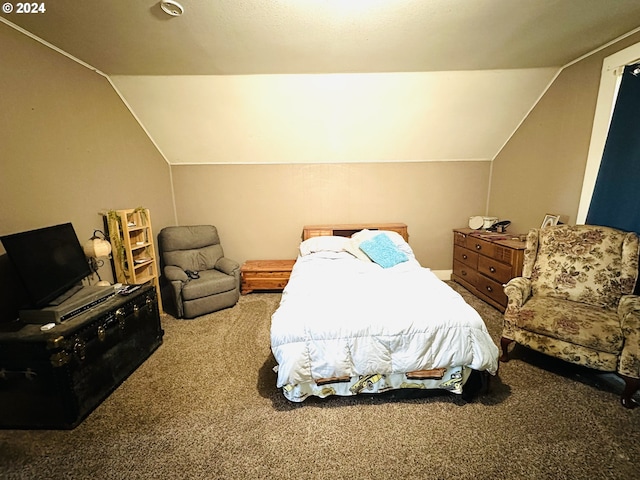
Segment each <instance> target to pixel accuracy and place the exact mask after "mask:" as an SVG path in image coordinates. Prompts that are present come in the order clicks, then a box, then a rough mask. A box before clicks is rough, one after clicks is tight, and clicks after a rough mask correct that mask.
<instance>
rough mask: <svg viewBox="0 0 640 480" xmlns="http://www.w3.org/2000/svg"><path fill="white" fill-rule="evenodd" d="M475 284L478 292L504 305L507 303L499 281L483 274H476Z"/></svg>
mask: <svg viewBox="0 0 640 480" xmlns="http://www.w3.org/2000/svg"><path fill="white" fill-rule="evenodd" d="M475 286H476V289H478V291H479V292H480V293H483V294H484V295H486V296H487V297H489V298H491V299H493V300H495V301H496V302H498V303H499V304H500V305H503V306H505V305H506V304H507V296H506V295H505V294H504V287H503V286H502V283H501V282H496V281H495V280H492V279H490V278H487V277H485V276H484V275H480V274H478V277H477V281H476V284H475Z"/></svg>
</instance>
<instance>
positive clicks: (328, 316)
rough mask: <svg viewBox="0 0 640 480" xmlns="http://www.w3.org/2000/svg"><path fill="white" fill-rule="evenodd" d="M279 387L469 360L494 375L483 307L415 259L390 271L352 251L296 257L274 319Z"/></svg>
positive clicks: (495, 353)
mask: <svg viewBox="0 0 640 480" xmlns="http://www.w3.org/2000/svg"><path fill="white" fill-rule="evenodd" d="M271 348H272V351H273V354H274V356H275V359H276V361H277V363H278V367H277V371H278V380H277V385H278V387H283V386H285V385H287V384H293V385H295V384H299V383H304V382H311V381H315V380H317V379H320V378H328V377H340V376H350V377H353V376H358V375H368V374H373V373H382V374H389V373H400V372H410V371H414V370H421V369H431V368H440V367H451V366H468V367H471V368H473V369H475V370H487V371H488V372H489V373H491V374H495V372H496V370H497V366H498V348H497V347H496V345H495V344H494V343H493V341H492V339H491V337H490V336H489V333H488V331H487V329H486V326H485V324H484V322H483V320H482V318H481V317H480V315H478V313H477V312H476V311H475V310H474V309H473V308H472V307H470V306H469V305H468V304H467V303H466V302H465V301H464V300H463V298H462V297H461V296H460V295H459V294H458V293H457V292H455V291H454V290H453V289H452V288H451V287H449V286H448V285H447V284H445V283H444V282H442V281H441V280H439V279H438V278H437V277H436V276H435V275H434V274H433V273H432V272H431V271H430V270H429V269H427V268H423V267H422V266H420V264H419V263H418V262H417V261H416V260H415V259H410V260H409V261H407V262H403V263H400V264H398V265H396V266H394V267H392V268H387V269H383V268H381V267H380V266H378V265H376V264H375V263H366V262H363V261H361V260H358V259H356V258H355V257H354V256H352V255H351V254H349V253H346V252H317V253H313V254H310V255H306V256H301V257H299V258H298V260H297V261H296V264H295V266H294V268H293V271H292V274H291V278H290V280H289V283H288V285H287V287H286V288H285V290H284V292H283V296H282V300H281V303H280V306H279V307H278V309H277V310H276V312H275V313H274V314H273V316H272V319H271Z"/></svg>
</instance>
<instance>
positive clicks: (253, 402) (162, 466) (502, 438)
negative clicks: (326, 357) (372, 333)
mask: <svg viewBox="0 0 640 480" xmlns="http://www.w3.org/2000/svg"><path fill="white" fill-rule="evenodd" d="M449 284H450V285H452V287H453V288H455V289H456V290H457V291H459V292H460V293H461V295H463V297H464V298H465V299H466V300H467V301H468V302H469V303H470V304H471V305H472V306H473V307H474V308H476V310H477V311H478V312H479V313H480V314H481V316H482V317H483V319H484V320H485V322H486V324H487V327H488V329H489V332H490V333H491V335H492V337H493V338H494V340H495V341H496V343H497V342H498V339H499V337H500V329H501V321H502V320H501V319H502V315H501V314H500V312H498V311H497V310H495V309H494V308H493V307H491V306H489V305H487V304H485V303H484V302H482V301H480V300H478V299H477V298H476V297H474V296H473V295H471V294H470V293H469V292H467V291H466V290H464V289H463V288H462V287H460V286H458V285H456V284H452V283H449ZM279 300H280V295H279V294H277V293H253V294H250V295H246V296H242V297H241V298H240V301H239V302H238V304H237V305H236V306H234V307H233V308H230V309H226V310H223V311H220V312H216V313H213V314H209V315H205V316H202V317H199V318H197V319H194V320H178V319H175V318H173V317H171V316H170V315H166V314H165V315H163V317H162V325H163V328H164V330H165V336H164V343H163V345H162V346H161V347H160V348H159V349H158V350H157V351H156V352H155V353H154V354H153V355H152V356H151V357H150V358H149V359H148V360H147V361H146V362H145V363H144V364H143V365H141V366H140V367H139V368H138V369H137V370H136V371H135V372H134V373H133V374H132V375H131V376H130V377H129V378H128V379H127V380H126V381H125V382H123V384H122V385H120V387H119V388H118V389H117V390H116V391H115V392H113V393H112V394H111V395H110V396H109V397H108V398H107V399H106V400H105V401H104V402H103V403H102V404H101V405H100V406H99V407H97V408H96V409H95V410H94V411H93V412H92V413H91V414H90V415H89V416H88V417H87V418H86V419H85V420H84V422H83V423H81V424H80V425H79V426H78V427H77V428H76V429H74V430H71V431H46V430H42V431H25V430H0V478H2V479H44V478H48V479H67V478H69V479H85V478H87V479H88V478H91V479H146V478H172V479H173V478H176V479H262V478H278V479H302V478H332V479H347V478H359V479H360V478H376V479H392V478H393V479H398V478H405V479H474V480H479V479H494V478H502V479H589V480H591V479H601V478H602V479H605V478H606V479H631V478H638V467H637V459H638V457H639V454H640V409H636V410H627V409H624V408H623V407H622V406H621V405H620V403H619V400H618V395H619V393H620V391H621V388H622V387H621V384H619V383H616V381H615V380H614V381H612V380H611V379H608V378H605V377H604V376H602V375H598V374H595V373H593V372H589V371H587V370H586V369H580V368H573V367H571V366H568V365H567V364H564V363H563V362H555V361H553V359H549V358H545V357H544V356H542V355H538V354H536V353H535V352H531V351H528V350H527V349H524V348H522V347H518V346H516V347H515V348H514V350H513V353H512V355H511V358H512V359H511V361H510V362H508V363H506V364H501V365H500V370H499V373H498V376H497V377H494V378H492V382H491V386H490V391H489V392H488V393H486V394H484V395H481V396H479V397H477V398H476V399H474V400H473V401H471V402H465V401H464V400H463V399H462V398H461V397H460V396H456V395H452V394H449V393H447V392H436V393H434V392H425V393H416V392H406V393H402V392H401V393H395V392H389V393H387V394H383V395H371V396H366V395H365V396H358V397H344V398H342V397H330V398H327V399H309V400H307V401H305V402H303V403H301V404H294V403H290V402H288V401H287V400H286V399H285V398H284V397H283V396H282V394H281V393H280V392H279V391H278V390H277V389H276V388H275V374H274V373H273V371H272V368H273V367H274V366H275V361H274V359H273V356H272V355H271V351H270V347H269V321H270V316H271V314H272V313H273V312H274V311H275V309H276V308H277V306H278V303H279Z"/></svg>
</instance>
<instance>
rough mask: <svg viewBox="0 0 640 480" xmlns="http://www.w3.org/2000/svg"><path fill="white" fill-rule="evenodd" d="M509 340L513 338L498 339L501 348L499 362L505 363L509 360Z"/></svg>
mask: <svg viewBox="0 0 640 480" xmlns="http://www.w3.org/2000/svg"><path fill="white" fill-rule="evenodd" d="M511 342H513V340H511V339H510V338H506V337H502V338H501V339H500V348H501V349H502V355H501V356H500V361H501V362H505V363H506V362H508V361H509V345H511Z"/></svg>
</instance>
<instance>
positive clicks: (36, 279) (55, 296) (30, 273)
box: [0, 223, 91, 308]
mask: <svg viewBox="0 0 640 480" xmlns="http://www.w3.org/2000/svg"><path fill="white" fill-rule="evenodd" d="M0 240H1V241H2V245H3V246H4V249H5V250H6V251H7V256H8V257H9V260H10V261H11V263H12V264H13V266H14V267H15V269H16V271H17V274H18V276H19V277H20V281H21V282H22V283H23V285H24V287H25V290H26V293H27V296H28V298H29V301H30V305H29V307H31V308H42V307H45V306H47V305H51V304H57V303H60V302H61V301H62V300H64V298H65V294H67V295H66V296H69V295H70V294H72V293H73V292H74V291H75V290H77V289H79V288H81V283H80V282H81V280H82V279H83V278H85V277H87V276H88V275H90V274H91V270H90V268H89V263H88V261H87V259H86V257H85V254H84V252H83V250H82V246H81V245H80V241H79V240H78V237H77V235H76V232H75V230H74V229H73V225H71V223H63V224H61V225H54V226H52V227H45V228H40V229H37V230H30V231H28V232H21V233H14V234H11V235H5V236H2V237H0Z"/></svg>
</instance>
